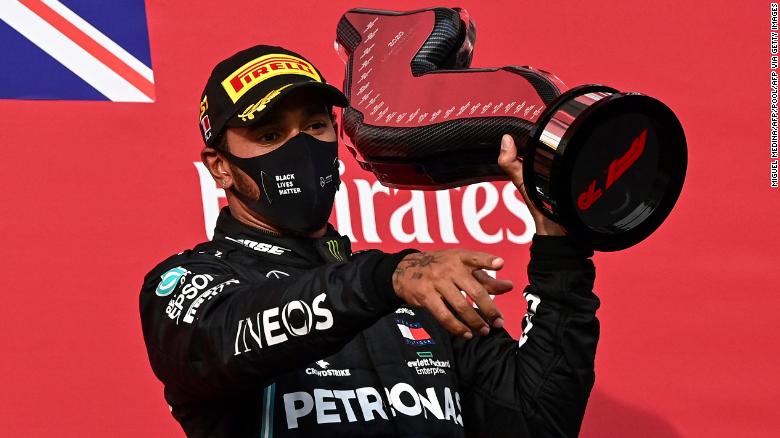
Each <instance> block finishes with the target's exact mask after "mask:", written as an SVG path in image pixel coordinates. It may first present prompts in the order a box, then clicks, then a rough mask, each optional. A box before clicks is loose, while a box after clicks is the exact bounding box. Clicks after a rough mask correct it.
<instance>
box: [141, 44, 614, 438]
mask: <svg viewBox="0 0 780 438" xmlns="http://www.w3.org/2000/svg"><path fill="white" fill-rule="evenodd" d="M346 105H347V99H346V97H345V96H344V95H343V94H342V93H341V92H340V91H339V90H338V89H337V88H335V87H333V86H331V85H328V84H327V83H326V82H325V80H324V79H323V77H322V74H321V73H320V72H319V70H317V69H316V68H315V67H314V66H313V65H312V64H311V63H310V62H309V61H307V60H306V59H305V58H304V57H303V56H301V55H299V54H297V53H294V52H292V51H289V50H286V49H283V48H281V47H272V46H255V47H251V48H249V49H246V50H243V51H240V52H238V53H236V54H234V55H233V56H231V57H229V58H228V59H226V60H224V61H222V62H220V63H219V64H218V65H217V66H216V67H215V68H214V70H213V71H212V73H211V76H210V77H209V79H208V81H207V84H206V87H205V90H204V92H203V95H202V97H201V103H200V119H199V122H200V129H201V134H202V137H203V140H204V142H205V148H204V149H203V151H202V153H201V155H202V160H203V163H204V164H205V165H206V167H207V168H208V169H209V171H210V172H211V174H212V176H213V177H214V179H215V181H216V182H217V184H219V185H220V186H222V187H224V188H225V192H226V197H227V203H228V206H227V207H225V208H224V209H223V210H222V211H221V213H220V216H219V218H218V221H217V225H216V229H215V232H214V237H213V240H211V241H208V242H204V243H201V244H198V245H196V246H195V247H194V248H193V249H191V250H186V251H184V252H181V253H179V254H177V255H174V256H172V257H170V258H168V259H167V260H165V261H163V262H161V263H160V264H159V265H157V267H155V268H154V269H152V271H151V272H149V274H148V275H147V276H146V278H145V280H144V284H143V287H142V290H141V295H140V312H141V321H142V327H143V335H144V340H145V342H146V347H147V351H148V354H149V361H150V362H151V366H152V369H153V371H154V373H155V375H156V376H157V377H158V378H159V379H160V380H161V381H162V382H163V384H164V386H165V399H166V401H167V402H168V404H169V405H170V409H171V413H172V415H173V417H174V418H175V419H176V420H177V421H178V422H179V423H180V424H181V426H182V428H183V429H184V431H185V433H186V434H187V435H188V436H192V437H206V436H209V437H213V436H219V437H263V438H266V437H272V436H276V437H340V438H345V437H376V436H403V437H429V436H438V437H464V436H474V437H499V436H513V437H570V436H576V435H577V434H578V432H579V429H580V424H581V422H582V418H583V415H584V412H585V406H586V404H587V400H588V397H589V394H590V390H591V388H592V386H593V382H594V372H593V362H594V356H595V352H596V344H597V341H598V336H599V325H598V320H597V319H596V316H595V312H596V309H597V308H598V306H599V300H598V298H597V297H596V296H595V295H594V294H593V292H592V288H593V281H594V277H595V271H594V266H593V263H592V262H591V261H590V259H589V258H590V257H591V256H592V254H593V252H592V250H590V249H589V248H588V247H587V246H585V245H583V244H581V243H580V242H578V241H576V240H575V239H573V238H572V237H570V236H566V235H565V233H564V231H563V230H562V228H561V227H559V226H558V225H557V224H556V223H554V222H552V221H550V220H549V219H547V218H545V217H544V216H542V215H541V214H540V213H539V212H538V211H537V210H536V209H535V208H534V207H533V204H532V203H530V202H528V200H527V197H526V194H525V192H524V189H523V184H522V175H521V165H520V162H519V161H518V160H517V151H516V147H515V144H514V142H513V141H512V138H511V137H510V136H504V138H503V139H502V143H501V152H500V156H499V157H498V162H499V164H500V165H501V166H502V168H503V169H504V170H505V171H506V173H507V174H508V176H509V177H510V178H511V179H512V181H513V182H514V184H515V185H516V186H517V187H518V189H519V190H520V191H521V193H522V194H523V196H524V197H526V205H528V208H529V209H531V213H532V215H533V217H534V221H535V225H536V234H535V235H534V237H533V241H532V244H531V247H530V252H531V260H530V263H529V265H528V278H529V283H530V284H529V285H528V286H527V287H526V288H525V290H524V295H525V297H526V300H527V302H528V307H527V314H526V317H525V320H524V323H523V333H522V336H521V338H520V339H519V341H518V340H515V339H513V338H512V337H511V336H510V335H509V334H508V333H507V332H506V330H505V329H504V328H503V324H504V322H503V319H502V317H501V312H500V311H499V310H498V309H497V308H496V306H495V305H494V304H493V302H492V300H491V298H490V296H489V294H500V293H504V292H507V291H509V290H510V289H511V288H512V284H511V283H510V282H508V281H506V280H496V279H493V278H491V277H490V276H488V275H487V274H486V273H485V271H484V270H499V269H501V267H502V265H503V260H502V259H501V258H500V257H496V256H493V255H490V254H485V253H480V252H474V251H467V250H462V249H449V250H443V251H431V252H419V251H415V250H413V249H408V250H404V251H401V252H398V253H392V254H389V253H384V252H382V251H379V250H368V251H359V252H355V253H353V252H351V251H350V241H349V239H348V238H347V237H345V236H341V235H339V234H338V232H337V231H336V230H335V229H334V228H333V227H332V226H331V225H330V224H328V223H327V220H328V217H329V215H330V213H331V208H332V206H333V201H334V196H335V193H336V190H337V189H338V187H339V184H340V180H339V172H338V158H337V146H338V143H337V137H336V130H335V128H334V117H333V112H332V108H333V106H338V107H344V106H346ZM461 291H464V292H465V294H467V295H468V296H469V297H470V299H467V298H466V297H464V294H463V293H461ZM472 303H473V304H472Z"/></svg>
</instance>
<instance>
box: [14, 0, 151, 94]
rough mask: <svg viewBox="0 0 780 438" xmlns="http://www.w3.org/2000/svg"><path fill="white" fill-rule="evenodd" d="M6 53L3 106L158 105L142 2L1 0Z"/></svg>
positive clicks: (124, 0)
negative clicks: (50, 102)
mask: <svg viewBox="0 0 780 438" xmlns="http://www.w3.org/2000/svg"><path fill="white" fill-rule="evenodd" d="M0 47H2V49H3V50H2V53H3V54H2V55H0V56H1V57H2V67H0V99H55V100H60V99H62V100H111V101H114V102H153V101H154V99H155V92H154V75H153V72H152V67H151V65H152V62H151V55H150V50H149V33H148V31H147V26H146V9H145V5H144V0H111V1H98V0H60V1H58V0H0Z"/></svg>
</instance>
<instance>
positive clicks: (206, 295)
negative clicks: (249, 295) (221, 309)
mask: <svg viewBox="0 0 780 438" xmlns="http://www.w3.org/2000/svg"><path fill="white" fill-rule="evenodd" d="M238 283H239V281H238V280H236V279H235V278H232V279H230V280H228V281H225V282H222V283H220V284H218V285H216V286H214V287H212V288H211V289H209V290H207V291H206V292H203V293H202V294H200V296H198V298H196V299H195V301H193V302H192V304H190V308H189V309H187V313H185V314H184V318H182V320H183V321H184V322H186V323H187V324H192V322H193V321H195V317H196V315H195V313H196V312H197V311H198V308H199V307H200V306H201V305H203V303H205V302H206V301H210V300H211V299H212V298H214V297H215V296H217V295H218V294H219V293H220V292H222V290H223V289H225V287H226V286H229V285H231V284H238Z"/></svg>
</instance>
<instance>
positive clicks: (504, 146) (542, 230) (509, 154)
mask: <svg viewBox="0 0 780 438" xmlns="http://www.w3.org/2000/svg"><path fill="white" fill-rule="evenodd" d="M498 165H499V166H501V169H503V170H504V172H506V174H507V175H509V178H511V179H512V182H513V183H514V184H515V187H517V190H519V191H520V194H522V195H523V199H524V200H525V205H527V206H528V210H529V211H530V212H531V216H533V218H534V223H535V224H536V234H541V235H546V236H563V235H565V234H566V232H565V231H564V230H563V228H562V227H561V226H560V225H558V224H557V223H556V222H553V221H551V220H550V219H548V218H547V216H545V215H543V214H542V212H540V211H539V209H537V208H536V206H535V205H534V203H533V202H531V200H530V199H529V198H528V193H526V191H525V184H523V163H522V162H521V161H520V160H518V159H517V146H515V141H514V139H512V136H511V135H509V134H505V135H504V136H503V137H502V138H501V153H500V154H499V155H498Z"/></svg>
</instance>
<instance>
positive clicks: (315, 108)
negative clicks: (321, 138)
mask: <svg viewBox="0 0 780 438" xmlns="http://www.w3.org/2000/svg"><path fill="white" fill-rule="evenodd" d="M303 115H304V116H306V117H311V116H326V115H328V110H327V109H326V108H325V105H322V104H319V105H309V106H307V107H306V108H304V109H303Z"/></svg>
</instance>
